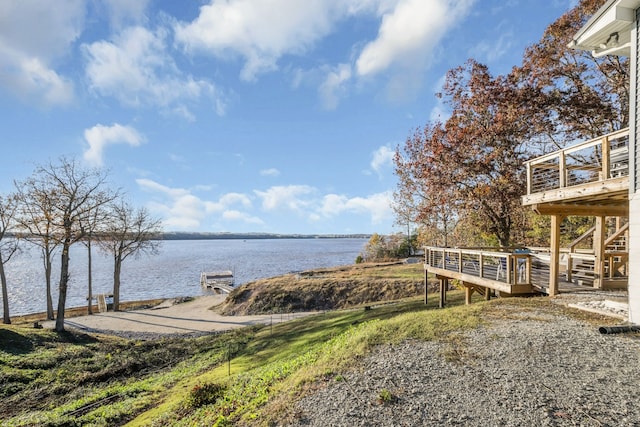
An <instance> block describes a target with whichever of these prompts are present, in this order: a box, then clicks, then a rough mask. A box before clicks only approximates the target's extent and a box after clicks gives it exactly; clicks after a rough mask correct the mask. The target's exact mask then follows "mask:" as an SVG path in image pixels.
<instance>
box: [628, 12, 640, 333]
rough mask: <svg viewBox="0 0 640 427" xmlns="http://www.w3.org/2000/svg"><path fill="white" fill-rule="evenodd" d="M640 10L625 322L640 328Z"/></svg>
mask: <svg viewBox="0 0 640 427" xmlns="http://www.w3.org/2000/svg"><path fill="white" fill-rule="evenodd" d="M639 21H640V9H637V10H636V22H635V25H634V28H633V29H632V30H631V58H630V63H631V82H630V83H631V85H630V86H631V87H630V92H631V99H630V102H629V105H630V109H631V111H630V114H629V117H630V119H629V121H630V123H629V125H630V129H629V150H630V151H629V159H630V162H629V163H630V164H629V167H630V170H629V242H628V243H629V288H628V289H629V322H631V323H634V324H640V191H638V190H640V170H639V169H640V167H639V166H640V161H639V157H640V148H639V147H638V141H640V135H639V130H640V115H639V114H638V113H639V111H640V106H639V105H638V102H639V101H640V94H639V93H638V88H640V82H638V78H639V73H638V70H639V69H640V52H639V49H640V31H639V29H638V22H639Z"/></svg>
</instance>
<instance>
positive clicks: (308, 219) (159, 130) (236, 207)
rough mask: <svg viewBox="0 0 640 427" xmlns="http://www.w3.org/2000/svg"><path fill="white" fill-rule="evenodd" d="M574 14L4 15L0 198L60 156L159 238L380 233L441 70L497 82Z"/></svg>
mask: <svg viewBox="0 0 640 427" xmlns="http://www.w3.org/2000/svg"><path fill="white" fill-rule="evenodd" d="M574 4H575V0H544V1H525V0H521V1H520V0H202V1H190V0H181V1H174V0H158V1H151V0H149V1H144V0H138V1H131V0H102V1H100V0H93V1H85V0H56V1H46V0H40V1H38V0H3V1H2V2H0V112H1V115H0V123H1V128H2V167H1V168H0V192H1V193H8V192H10V191H12V189H13V180H15V179H17V180H20V179H24V178H26V177H28V176H29V175H30V174H31V172H32V171H33V170H34V167H35V165H37V164H43V163H46V162H48V161H50V160H54V161H55V160H56V159H58V158H59V157H60V156H63V155H64V156H71V157H75V158H77V159H78V160H79V161H81V162H83V163H84V164H85V165H87V166H99V167H104V168H106V169H108V170H109V171H110V181H111V184H112V185H113V186H114V187H117V188H121V189H122V190H124V192H125V193H126V194H127V196H128V198H129V199H130V200H131V201H132V202H133V203H134V204H135V205H138V206H146V207H147V208H148V209H149V210H150V211H151V213H152V214H153V215H155V216H156V217H158V218H161V219H162V220H163V223H164V229H165V230H166V231H212V232H218V231H231V232H233V231H236V232H250V231H253V232H271V233H303V234H315V233H320V234H332V233H371V232H379V233H389V232H394V231H400V230H401V228H399V227H398V226H396V225H394V215H393V212H392V210H391V208H390V201H391V195H392V192H393V190H394V188H395V185H396V179H395V176H394V174H393V165H392V161H391V158H392V155H393V152H394V150H395V148H396V146H398V144H402V143H403V141H404V140H405V139H406V137H407V136H408V135H409V134H410V133H411V132H412V131H413V130H414V129H415V128H416V127H420V126H423V125H424V124H425V123H426V122H427V121H428V120H430V119H433V118H437V117H439V116H440V117H446V110H445V109H444V108H443V106H442V105H440V104H439V102H438V99H436V97H435V96H434V94H435V93H436V92H437V91H438V90H439V88H440V87H441V85H442V81H443V78H444V75H445V73H446V72H447V70H448V69H450V68H452V67H455V66H458V65H461V64H463V63H464V62H465V61H466V59H468V58H470V57H473V58H476V59H477V60H479V61H480V62H483V63H485V64H487V65H489V67H490V69H491V71H492V73H494V74H500V73H505V72H508V71H509V70H510V68H511V67H512V66H514V65H517V64H519V63H520V62H521V59H522V53H523V50H524V48H525V47H526V46H527V45H530V44H532V43H534V42H536V41H538V40H539V39H540V37H541V35H542V32H543V31H544V29H545V28H546V27H547V26H548V25H549V24H550V23H551V22H553V21H554V20H555V19H556V18H558V17H559V16H560V15H562V14H563V13H564V12H565V11H567V10H568V9H569V8H571V7H572V6H573V5H574Z"/></svg>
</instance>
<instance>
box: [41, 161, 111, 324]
mask: <svg viewBox="0 0 640 427" xmlns="http://www.w3.org/2000/svg"><path fill="white" fill-rule="evenodd" d="M30 179H32V180H33V181H34V182H35V187H36V188H41V189H45V190H46V191H45V192H46V193H47V194H48V195H49V201H50V203H51V204H50V212H49V215H50V217H51V225H52V230H53V233H52V234H51V236H52V237H53V238H54V239H55V242H56V244H57V245H59V246H60V248H61V263H60V284H59V295H58V312H57V317H56V327H55V329H56V331H58V332H62V331H64V313H65V307H66V301H67V287H68V283H69V249H70V248H71V245H72V244H74V243H76V242H78V241H80V240H82V239H83V238H84V237H85V230H83V228H82V227H81V226H80V225H81V223H82V221H83V220H86V218H89V217H90V216H91V215H92V214H93V212H94V211H95V209H98V208H99V207H100V206H103V205H106V204H107V203H109V202H111V201H112V200H113V199H114V198H115V197H116V194H115V193H114V192H111V191H109V190H108V189H107V188H106V173H104V172H102V171H101V170H99V169H85V168H82V167H81V166H80V165H78V163H77V162H76V160H74V159H68V158H65V157H62V158H61V159H60V160H59V162H58V163H51V162H50V163H48V164H47V165H44V166H39V167H37V168H36V170H35V171H34V173H33V175H32V177H31V178H30Z"/></svg>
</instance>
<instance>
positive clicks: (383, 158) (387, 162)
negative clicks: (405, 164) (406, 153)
mask: <svg viewBox="0 0 640 427" xmlns="http://www.w3.org/2000/svg"><path fill="white" fill-rule="evenodd" d="M395 154H396V153H395V151H393V150H392V149H391V148H389V146H387V145H383V146H382V147H380V148H378V149H377V150H376V151H374V152H373V154H372V159H371V169H373V170H374V171H375V172H376V173H377V174H378V175H380V174H381V173H382V171H383V169H384V168H386V167H388V166H391V165H392V164H393V156H395Z"/></svg>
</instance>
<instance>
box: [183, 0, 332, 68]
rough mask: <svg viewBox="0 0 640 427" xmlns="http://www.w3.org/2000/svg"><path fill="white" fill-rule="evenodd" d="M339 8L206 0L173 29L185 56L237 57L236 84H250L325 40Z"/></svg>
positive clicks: (321, 1) (316, 2) (328, 0)
mask: <svg viewBox="0 0 640 427" xmlns="http://www.w3.org/2000/svg"><path fill="white" fill-rule="evenodd" d="M343 7H344V6H341V5H340V0H306V1H299V0H271V1H259V2H257V1H252V0H211V1H210V3H209V4H207V5H205V6H202V7H201V8H200V14H199V15H198V17H197V18H196V19H195V20H194V21H193V22H190V23H178V24H177V25H176V27H175V32H176V40H177V41H178V42H179V43H181V44H182V45H183V46H184V47H185V49H186V50H187V51H191V52H195V51H205V52H209V53H211V54H213V55H215V56H217V57H219V58H235V57H237V56H240V57H241V58H242V59H243V60H244V62H245V63H244V67H243V69H242V72H241V78H242V79H244V80H248V81H251V80H254V79H255V78H256V76H257V75H258V74H260V73H264V72H267V71H272V70H275V69H277V61H278V59H279V58H280V57H282V56H283V55H286V54H301V53H304V52H305V51H306V50H307V49H308V48H309V47H311V46H312V45H313V44H314V43H315V42H316V41H318V40H319V39H321V38H322V37H324V36H326V35H327V34H329V32H330V31H331V29H332V26H333V21H335V19H336V17H337V16H339V14H337V10H336V9H337V8H340V9H342V8H343Z"/></svg>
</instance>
